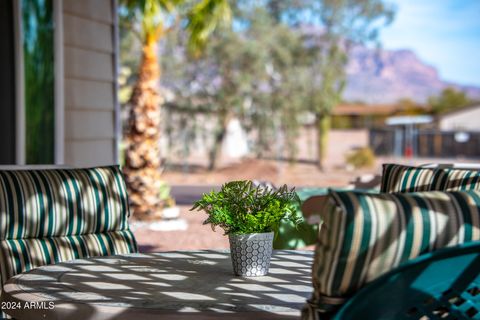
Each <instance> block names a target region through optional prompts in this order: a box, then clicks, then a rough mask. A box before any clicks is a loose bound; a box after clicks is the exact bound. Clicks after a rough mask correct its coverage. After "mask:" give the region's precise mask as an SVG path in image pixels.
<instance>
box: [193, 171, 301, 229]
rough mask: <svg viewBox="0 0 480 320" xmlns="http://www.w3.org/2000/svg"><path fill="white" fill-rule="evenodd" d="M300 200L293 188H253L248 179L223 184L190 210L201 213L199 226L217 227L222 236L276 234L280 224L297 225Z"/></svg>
mask: <svg viewBox="0 0 480 320" xmlns="http://www.w3.org/2000/svg"><path fill="white" fill-rule="evenodd" d="M299 202H300V199H299V198H298V195H297V193H296V192H295V188H292V189H288V187H287V185H283V186H282V187H280V188H279V189H276V190H273V189H271V188H268V187H256V186H254V184H253V183H252V181H249V180H242V181H231V182H227V183H225V184H224V185H223V186H222V187H221V189H220V191H218V192H216V191H212V192H210V193H205V194H204V195H203V196H202V198H201V199H200V200H198V201H197V202H196V203H195V204H194V205H193V207H192V208H191V209H190V210H198V211H202V210H203V211H205V212H206V213H207V214H208V218H207V219H206V220H205V221H204V222H203V224H211V226H212V229H213V230H215V227H216V226H219V227H221V228H222V229H223V230H224V231H225V234H226V235H227V234H249V233H263V232H272V231H273V232H275V233H276V232H277V230H278V227H279V225H280V221H282V220H287V221H292V222H293V223H294V225H295V226H297V225H298V224H299V223H300V222H301V218H300V217H298V216H297V211H296V209H297V208H298V205H299Z"/></svg>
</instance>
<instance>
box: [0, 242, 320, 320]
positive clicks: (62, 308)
mask: <svg viewBox="0 0 480 320" xmlns="http://www.w3.org/2000/svg"><path fill="white" fill-rule="evenodd" d="M312 259H313V252H312V251H296V250H278V251H274V253H273V256H272V260H271V265H270V271H269V274H268V275H267V276H263V277H252V278H240V277H236V276H234V274H233V269H232V264H231V260H230V253H229V252H228V251H224V250H222V251H220V250H205V251H175V252H165V253H151V254H141V253H138V254H127V255H117V256H109V257H95V258H90V259H82V260H72V261H68V262H64V263H59V264H56V265H48V266H43V267H40V268H37V269H34V270H31V271H29V272H26V273H23V274H19V275H17V276H15V277H13V278H11V279H10V280H8V281H7V283H6V284H5V285H4V290H3V292H2V297H1V300H2V308H3V309H4V310H3V311H6V312H7V313H9V314H11V315H12V316H14V317H15V318H17V319H81V320H87V319H113V318H114V319H135V318H134V317H142V320H147V319H154V318H158V316H159V315H165V316H166V317H167V318H168V319H189V318H192V319H207V318H219V317H225V316H228V318H229V319H244V318H246V317H248V316H249V315H251V316H254V317H255V319H268V318H272V319H279V318H286V319H288V318H298V317H299V315H300V309H301V307H302V306H303V304H304V303H305V300H306V299H307V298H310V295H311V293H312V285H311V264H312ZM5 309H9V310H5Z"/></svg>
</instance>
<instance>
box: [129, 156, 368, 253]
mask: <svg viewBox="0 0 480 320" xmlns="http://www.w3.org/2000/svg"><path fill="white" fill-rule="evenodd" d="M190 169H191V170H190V172H182V170H180V171H178V170H172V171H166V172H164V173H163V178H164V180H165V181H167V182H168V183H169V184H171V185H172V184H175V185H202V184H213V185H220V184H222V183H224V182H226V181H229V180H239V179H256V180H264V181H271V182H273V183H274V184H275V185H281V184H284V183H286V184H287V185H289V186H291V187H294V186H296V187H304V186H345V185H347V184H348V182H349V181H350V180H351V179H352V177H354V176H357V175H361V174H365V173H369V172H371V170H362V171H357V172H348V171H345V170H343V171H342V170H330V171H328V172H322V171H319V170H317V168H316V167H315V165H314V164H312V163H297V164H295V165H292V164H289V163H288V162H286V163H284V162H276V161H272V160H256V159H246V160H243V161H241V162H239V163H234V164H230V165H228V166H224V167H223V168H220V169H218V170H216V171H213V172H209V171H207V170H206V169H205V168H203V167H200V166H190ZM180 209H181V212H180V219H181V220H183V221H184V222H186V230H175V231H156V230H152V228H151V226H152V225H151V224H147V223H135V222H133V224H132V229H133V231H134V234H135V237H136V239H137V242H138V244H139V247H140V250H141V251H142V252H155V251H168V250H197V249H227V248H228V247H229V243H228V237H227V236H224V235H223V230H222V229H220V228H217V229H216V231H215V232H214V231H212V228H211V227H210V225H203V224H202V222H203V221H204V220H205V219H206V214H205V213H203V212H191V211H189V209H190V206H180ZM308 249H312V248H308Z"/></svg>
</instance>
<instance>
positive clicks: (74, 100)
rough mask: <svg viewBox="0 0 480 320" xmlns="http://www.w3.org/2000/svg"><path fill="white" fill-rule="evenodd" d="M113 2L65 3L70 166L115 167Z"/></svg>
mask: <svg viewBox="0 0 480 320" xmlns="http://www.w3.org/2000/svg"><path fill="white" fill-rule="evenodd" d="M114 3H115V2H114V1H113V0H82V1H79V0H64V2H63V34H64V36H63V38H64V41H63V42H64V77H65V82H64V92H65V163H66V164H67V165H71V166H77V167H80V166H95V165H106V164H112V163H115V159H116V155H115V152H116V146H115V143H116V139H115V134H116V125H115V112H116V107H115V102H116V99H115V95H116V83H115V81H116V79H115V55H114V51H115V45H114V39H115V33H114V31H115V30H114V21H115V16H114V15H115V14H116V12H115V10H114V8H113V7H114Z"/></svg>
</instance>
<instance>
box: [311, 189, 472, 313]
mask: <svg viewBox="0 0 480 320" xmlns="http://www.w3.org/2000/svg"><path fill="white" fill-rule="evenodd" d="M330 197H331V200H332V201H331V202H330V204H329V206H330V208H329V209H328V210H325V212H324V213H323V214H322V220H323V225H322V230H321V232H320V233H319V241H318V243H317V246H316V249H315V259H314V265H313V285H314V295H313V297H312V300H311V301H310V307H311V306H316V307H318V308H319V309H321V310H327V309H328V308H329V306H328V304H329V302H328V301H330V300H332V299H335V298H340V300H341V299H342V298H348V297H349V296H351V295H352V294H353V293H355V292H356V291H357V290H358V289H360V288H361V287H363V286H364V285H365V284H367V283H369V282H370V281H372V280H374V279H376V278H378V277H379V276H380V275H382V274H384V273H385V272H387V271H390V270H392V269H394V268H396V267H397V266H399V265H401V264H402V263H404V262H406V261H407V260H410V259H413V258H415V257H418V256H419V255H421V254H423V253H426V252H430V251H433V250H436V249H439V248H443V247H448V246H454V245H457V244H461V243H464V242H469V241H476V240H480V191H466V192H441V191H431V192H419V193H406V194H405V193H404V194H402V193H392V194H385V193H384V194H373V193H362V192H356V191H343V192H334V191H331V193H330Z"/></svg>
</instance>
